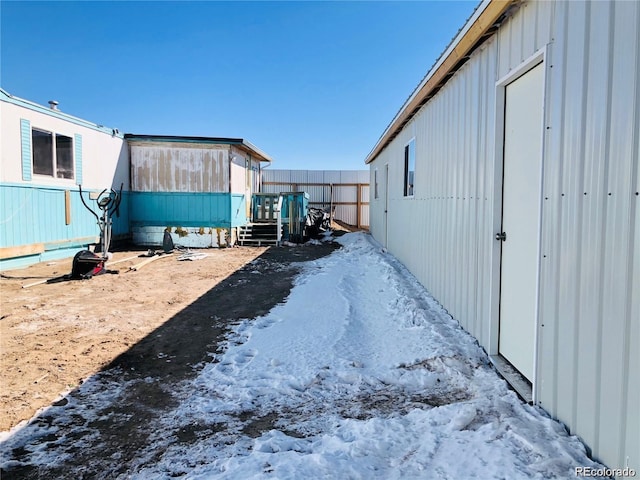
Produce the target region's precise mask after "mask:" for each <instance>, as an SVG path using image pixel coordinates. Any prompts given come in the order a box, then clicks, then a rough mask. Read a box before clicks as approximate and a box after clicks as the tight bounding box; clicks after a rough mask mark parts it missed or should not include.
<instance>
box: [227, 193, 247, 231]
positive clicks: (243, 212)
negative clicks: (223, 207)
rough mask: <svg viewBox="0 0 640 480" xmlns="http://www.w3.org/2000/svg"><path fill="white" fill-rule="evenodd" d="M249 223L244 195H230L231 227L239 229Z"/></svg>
mask: <svg viewBox="0 0 640 480" xmlns="http://www.w3.org/2000/svg"><path fill="white" fill-rule="evenodd" d="M248 222H249V219H248V218H247V202H246V200H245V198H244V195H242V194H238V193H232V194H231V226H232V227H240V226H241V225H246V224H247V223H248Z"/></svg>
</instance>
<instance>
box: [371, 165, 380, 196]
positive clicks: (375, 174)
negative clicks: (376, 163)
mask: <svg viewBox="0 0 640 480" xmlns="http://www.w3.org/2000/svg"><path fill="white" fill-rule="evenodd" d="M373 198H374V199H375V200H377V199H378V198H380V192H379V191H378V168H377V167H376V168H375V169H374V170H373Z"/></svg>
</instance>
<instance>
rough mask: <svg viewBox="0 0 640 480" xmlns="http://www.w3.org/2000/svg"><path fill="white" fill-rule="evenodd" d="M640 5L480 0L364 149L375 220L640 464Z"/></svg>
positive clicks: (486, 341) (473, 322)
mask: <svg viewBox="0 0 640 480" xmlns="http://www.w3.org/2000/svg"><path fill="white" fill-rule="evenodd" d="M639 71H640V2H625V1H620V2H618V1H595V2H587V1H585V2H572V1H558V2H535V1H523V2H517V1H506V2H502V1H486V2H483V3H481V4H480V5H479V6H478V8H477V9H476V11H475V12H474V14H473V15H472V16H471V18H470V19H469V20H468V21H467V23H466V24H465V26H464V27H463V28H462V29H461V30H460V32H459V33H458V35H457V36H456V38H455V39H454V40H453V41H452V43H451V44H450V46H449V47H448V48H447V50H445V52H444V53H443V54H442V56H441V57H440V59H439V60H438V61H437V62H436V64H435V65H434V66H433V68H432V69H431V70H430V71H429V73H428V74H427V75H426V76H425V78H424V79H423V80H422V82H421V83H420V84H419V85H418V87H417V88H416V90H415V91H414V92H413V93H412V95H411V96H410V97H409V99H408V100H407V101H406V103H405V104H404V106H403V107H402V109H401V110H400V112H399V113H398V114H397V115H396V117H395V118H394V119H393V120H392V122H391V124H390V125H389V126H388V127H387V129H386V130H385V131H384V133H383V135H382V137H381V138H380V140H379V141H378V143H377V144H376V145H375V146H374V148H373V150H372V152H371V153H370V154H369V156H368V158H367V159H366V162H367V163H368V164H369V166H370V176H371V186H372V189H371V203H370V208H371V232H372V234H373V235H374V237H375V238H376V239H378V241H380V242H381V243H382V244H384V245H385V246H386V247H387V249H388V251H389V252H390V253H392V254H393V255H394V256H396V257H397V258H398V259H400V260H401V261H402V262H403V263H404V264H405V265H406V266H407V267H408V268H409V269H410V270H411V272H412V273H413V274H414V275H415V276H416V277H417V278H418V280H419V281H420V282H421V283H422V284H423V285H425V287H426V288H427V289H429V291H430V292H431V293H432V294H433V295H434V296H435V297H436V298H437V299H438V300H439V301H440V302H441V303H442V304H443V305H444V307H445V308H446V309H447V310H448V311H449V312H450V313H451V315H452V316H453V317H454V318H456V319H457V320H458V321H459V322H460V324H461V325H462V326H463V327H464V328H465V329H466V330H468V331H469V332H470V333H471V334H473V335H474V336H475V337H476V338H477V339H478V341H479V342H480V344H481V345H482V346H483V347H484V348H485V350H486V351H487V353H488V354H489V355H490V356H491V358H492V359H494V362H495V364H496V366H497V368H498V369H500V370H502V371H503V372H506V371H507V370H508V369H509V368H511V369H513V368H515V369H516V370H517V371H518V372H519V374H517V375H513V376H512V378H510V381H511V382H512V383H513V384H514V385H516V387H518V388H519V389H520V390H521V393H522V394H523V395H524V396H525V397H526V395H527V391H526V390H527V386H528V388H529V393H530V394H531V395H532V401H533V402H534V403H535V404H536V405H539V406H540V407H542V408H543V409H545V410H546V411H548V412H549V413H550V414H551V415H552V416H553V417H555V418H557V419H559V420H560V421H562V422H563V423H564V424H565V425H566V426H567V427H568V429H569V430H570V432H571V433H574V434H576V435H578V436H579V437H580V438H581V439H582V440H583V441H584V443H585V444H586V445H587V446H588V448H589V449H590V451H591V453H592V455H593V456H594V458H596V459H598V460H600V461H602V462H604V463H605V464H607V465H608V466H610V467H612V468H617V467H620V468H623V467H631V468H634V469H635V470H636V471H638V470H640V209H639V208H638V202H639V200H640V197H639V190H640V186H639V184H640V169H639V161H638V157H639V150H640V127H639V125H640V73H639Z"/></svg>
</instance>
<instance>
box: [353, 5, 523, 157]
mask: <svg viewBox="0 0 640 480" xmlns="http://www.w3.org/2000/svg"><path fill="white" fill-rule="evenodd" d="M519 3H521V0H483V1H482V2H481V3H480V4H479V5H478V7H477V8H476V10H475V11H474V12H473V14H472V15H471V16H470V17H469V19H468V20H467V22H466V23H465V24H464V26H463V27H462V28H461V29H460V30H459V31H458V34H457V35H456V36H455V37H454V38H453V40H452V41H451V43H450V44H449V46H448V47H447V48H446V49H445V51H444V52H443V53H442V54H441V55H440V57H439V58H438V60H437V61H436V62H435V63H434V65H433V66H432V67H431V69H430V70H429V72H428V73H427V74H426V75H425V76H424V78H423V79H422V81H421V82H420V83H419V84H418V86H417V87H416V88H415V90H414V91H413V93H412V94H411V95H410V96H409V98H408V99H407V100H406V101H405V102H404V105H402V108H400V111H399V112H398V113H397V114H396V116H395V117H394V118H393V120H392V121H391V123H390V124H389V125H388V126H387V128H386V129H385V131H384V132H383V133H382V135H381V136H380V138H379V139H378V142H377V143H376V144H375V146H374V147H373V149H372V150H371V152H370V153H369V155H367V158H366V159H365V163H371V162H372V161H373V160H374V159H375V158H376V157H377V156H378V155H379V154H380V153H381V152H382V151H383V150H384V149H385V148H386V146H387V145H389V143H391V141H392V140H393V139H394V138H395V137H396V136H397V135H398V133H400V131H401V130H402V129H403V128H404V126H405V125H406V124H407V123H408V122H409V121H410V120H411V119H412V118H413V117H414V116H415V115H416V114H417V113H418V111H419V110H420V108H422V106H423V105H424V104H426V103H427V102H428V101H429V99H431V98H432V97H433V96H434V95H435V94H436V93H437V92H438V90H440V89H441V88H442V87H443V86H444V84H445V83H446V82H447V81H448V80H449V79H450V78H451V77H452V76H453V74H454V73H455V72H456V71H457V70H458V69H459V68H460V67H462V65H464V64H465V63H466V61H467V60H468V59H469V56H470V55H471V53H472V52H473V51H474V50H475V49H476V48H478V47H479V46H480V45H481V44H482V43H483V42H484V41H485V40H486V39H488V38H489V37H491V36H492V35H493V34H494V33H495V32H496V31H497V30H498V27H499V26H500V24H501V23H502V21H503V20H504V19H505V18H507V17H508V16H509V14H510V12H511V10H512V9H513V8H515V7H517V5H518V4H519Z"/></svg>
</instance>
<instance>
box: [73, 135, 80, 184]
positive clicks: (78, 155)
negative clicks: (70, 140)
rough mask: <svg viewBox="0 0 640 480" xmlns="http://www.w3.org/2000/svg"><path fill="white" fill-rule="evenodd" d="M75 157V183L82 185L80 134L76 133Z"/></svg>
mask: <svg viewBox="0 0 640 480" xmlns="http://www.w3.org/2000/svg"><path fill="white" fill-rule="evenodd" d="M74 140H75V141H74V143H75V157H76V185H82V135H80V134H79V133H76V134H75V136H74Z"/></svg>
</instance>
